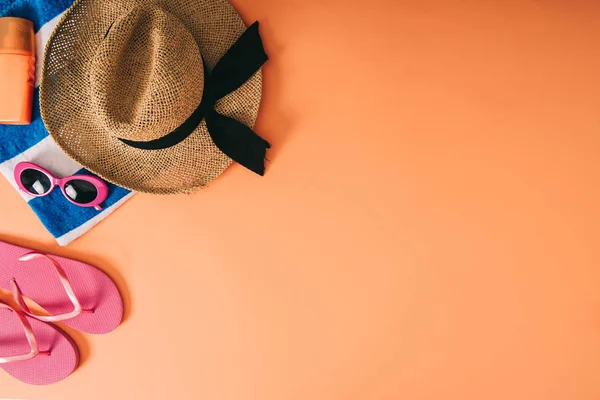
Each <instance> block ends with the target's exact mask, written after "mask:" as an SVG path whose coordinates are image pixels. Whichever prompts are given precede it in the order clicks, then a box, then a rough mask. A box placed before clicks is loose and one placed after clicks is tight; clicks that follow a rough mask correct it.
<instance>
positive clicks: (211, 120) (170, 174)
mask: <svg viewBox="0 0 600 400" xmlns="http://www.w3.org/2000/svg"><path fill="white" fill-rule="evenodd" d="M266 60H267V56H266V54H265V53H264V49H263V47H262V41H261V39H260V35H259V33H258V23H255V24H253V25H252V26H251V27H250V28H246V26H245V24H244V23H243V21H242V19H241V18H240V16H239V15H238V13H237V12H236V11H235V9H234V8H233V7H232V6H231V4H229V3H228V2H227V1H226V0H77V1H75V3H74V4H73V6H72V7H71V8H69V10H68V11H67V12H66V13H65V15H64V16H63V18H62V19H61V21H60V22H59V23H58V25H57V27H56V29H55V31H54V32H53V33H52V36H51V37H50V39H49V41H48V45H47V47H46V51H45V55H44V64H43V65H44V66H43V70H42V82H41V87H40V106H41V112H42V118H43V120H44V123H45V125H46V127H47V129H48V131H49V132H50V135H51V136H52V137H53V138H54V140H55V141H56V143H58V145H59V146H60V147H61V148H62V149H63V150H64V151H65V152H66V153H67V154H68V155H69V156H70V157H71V158H73V159H74V160H76V161H77V162H79V163H80V164H81V165H83V166H84V167H86V168H87V169H89V170H90V171H92V172H94V173H96V174H97V175H99V176H101V177H102V178H104V179H106V180H108V181H110V182H113V183H115V184H117V185H120V186H123V187H126V188H128V189H132V190H136V191H140V192H148V193H160V194H170V193H180V192H189V191H192V190H194V189H196V188H199V187H203V186H205V185H206V184H207V183H209V182H210V181H211V180H213V179H214V178H216V177H217V176H219V175H220V174H221V173H222V172H223V171H224V170H225V169H226V168H227V167H228V166H229V165H230V164H231V162H232V160H233V161H237V162H239V163H240V164H242V165H244V166H246V167H247V168H249V169H251V170H252V171H254V172H256V173H258V174H260V175H262V174H263V173H264V157H265V152H266V149H267V148H268V147H270V146H269V144H268V143H267V142H266V141H265V140H263V139H261V138H260V137H259V136H258V135H256V134H255V133H254V132H253V131H252V130H251V129H250V127H252V126H253V125H254V122H255V120H256V117H257V114H258V108H259V105H260V98H261V89H262V79H261V69H260V68H261V66H262V64H263V63H264V62H265V61H266Z"/></svg>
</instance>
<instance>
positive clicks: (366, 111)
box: [0, 0, 600, 400]
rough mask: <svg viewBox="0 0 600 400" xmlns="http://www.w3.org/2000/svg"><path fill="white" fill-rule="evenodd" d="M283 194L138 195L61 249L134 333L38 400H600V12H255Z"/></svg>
mask: <svg viewBox="0 0 600 400" xmlns="http://www.w3.org/2000/svg"><path fill="white" fill-rule="evenodd" d="M235 5H236V7H237V8H238V9H239V10H240V12H241V14H242V15H243V16H244V18H245V20H246V21H247V22H251V21H253V20H260V21H261V22H262V25H261V29H262V34H263V36H264V39H265V42H266V47H267V50H268V53H269V54H270V56H271V61H270V62H269V63H268V65H267V66H266V67H265V91H264V100H263V107H262V108H261V114H260V117H259V121H258V124H257V127H256V129H257V131H258V132H260V133H261V134H262V135H263V136H264V137H265V138H267V139H269V140H270V141H271V142H272V143H273V145H274V146H273V149H272V151H270V153H269V157H270V158H271V160H272V162H271V163H270V165H269V169H268V172H267V175H266V176H265V177H264V178H260V177H257V176H254V175H253V174H252V173H250V172H248V171H246V170H244V169H243V168H242V167H240V166H239V165H236V166H233V167H231V168H230V169H229V170H228V171H226V173H225V174H224V175H223V176H222V177H221V178H219V179H218V180H216V181H215V182H214V184H212V185H211V187H210V188H209V189H207V190H204V191H201V192H199V193H197V194H194V195H192V196H178V197H157V196H148V195H137V196H135V197H134V198H133V199H132V200H130V201H129V202H128V203H126V204H125V205H124V206H123V207H122V208H121V209H119V210H118V211H117V212H116V213H115V214H114V215H112V216H111V217H110V218H108V219H107V220H106V221H105V222H103V223H102V224H100V225H99V226H97V227H96V228H95V229H93V231H91V232H90V233H88V234H86V235H85V236H84V237H83V238H81V239H79V240H77V241H76V242H74V243H73V244H71V245H70V246H68V247H67V248H59V247H58V246H57V245H56V244H55V243H54V241H53V239H52V238H51V237H50V236H49V234H47V233H46V232H45V231H44V229H43V228H42V227H41V225H40V223H39V222H38V221H37V220H36V217H35V216H34V215H33V213H32V212H31V211H30V210H29V208H28V207H27V206H26V205H25V204H24V203H23V201H22V200H21V198H20V197H19V196H18V194H17V193H15V192H14V191H13V189H12V188H11V187H10V186H9V185H8V183H6V182H5V181H4V180H2V181H1V182H0V195H1V198H2V207H1V210H0V221H1V228H0V239H2V240H7V241H12V242H15V243H18V244H24V245H28V246H31V247H35V248H39V249H42V250H45V251H48V252H54V253H58V254H61V255H67V256H71V257H74V258H79V259H82V260H85V261H89V262H92V263H95V264H96V265H98V266H99V267H101V268H103V269H104V270H105V271H107V272H108V273H109V274H110V275H111V276H112V277H113V278H114V279H115V280H116V281H117V282H118V284H119V286H120V288H121V290H122V291H123V294H124V296H125V302H126V307H127V311H126V319H125V322H124V323H123V325H122V326H121V327H120V328H119V329H118V330H116V331H115V332H113V333H111V334H109V335H105V336H87V335H82V334H78V333H76V332H73V331H72V330H69V332H70V333H72V334H73V336H74V338H75V339H76V341H77V343H78V344H79V346H80V347H81V351H82V355H83V359H82V365H81V367H80V368H79V369H78V370H77V371H76V372H75V374H74V375H72V376H71V377H69V378H68V379H67V380H65V381H63V382H61V383H59V384H56V385H54V386H50V387H42V388H40V387H37V388H36V387H27V386H25V385H23V384H20V383H19V382H17V381H15V380H14V379H12V378H10V377H9V376H7V374H4V373H0V397H9V398H10V397H16V398H27V399H31V400H83V399H85V400H107V399H111V400H125V399H144V400H163V399H177V400H188V399H189V400H197V399H211V400H213V399H223V400H240V399H245V400H294V399H298V400H306V399H311V400H337V399H340V400H341V399H343V400H355V399H356V400H358V399H361V400H362V399H432V400H434V399H435V400H438V399H457V400H458V399H460V400H471V399H473V400H479V399H486V400H494V399H511V400H512V399H523V400H536V399H539V400H542V399H543V400H553V399H556V400H564V399H577V400H588V399H589V400H592V399H594V400H596V399H599V398H600V380H599V379H598V373H599V371H600V265H599V264H600V246H599V238H600V211H599V207H600V189H599V187H600V185H599V184H600V165H599V164H600V162H599V158H598V157H599V154H600V136H599V135H600V100H599V96H600V78H599V77H598V75H599V72H600V55H599V53H600V50H599V46H598V44H599V43H600V23H599V21H600V3H598V2H597V1H594V0H590V1H583V0H581V1H577V0H571V1H567V0H562V1H559V0H554V1H552V0H547V1H540V0H495V1H491V0H490V1H487V0H461V1H458V0H456V1H442V0H412V1H411V0H368V1H348V0H344V1H342V0H285V1H282V0H237V1H235Z"/></svg>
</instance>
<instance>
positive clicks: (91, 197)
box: [15, 162, 108, 210]
mask: <svg viewBox="0 0 600 400" xmlns="http://www.w3.org/2000/svg"><path fill="white" fill-rule="evenodd" d="M15 182H16V183H17V185H19V189H21V190H23V191H25V192H27V193H29V194H30V195H31V196H34V197H43V196H47V195H48V194H49V193H50V192H51V191H52V190H53V189H54V188H55V187H56V186H58V187H60V190H61V191H62V193H63V194H64V195H65V197H66V198H67V200H69V201H70V202H71V203H73V204H75V205H78V206H81V207H94V208H95V209H96V210H102V207H100V204H102V202H103V201H104V200H106V197H107V196H108V187H107V186H106V184H105V183H104V182H103V181H102V180H101V179H98V178H96V177H95V176H91V175H72V176H69V177H66V178H60V179H59V178H56V177H55V176H54V175H52V174H51V173H50V172H49V171H48V170H46V169H44V168H42V167H40V166H39V165H37V164H33V163H30V162H20V163H18V164H17V166H16V167H15Z"/></svg>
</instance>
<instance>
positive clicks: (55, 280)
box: [0, 242, 123, 334]
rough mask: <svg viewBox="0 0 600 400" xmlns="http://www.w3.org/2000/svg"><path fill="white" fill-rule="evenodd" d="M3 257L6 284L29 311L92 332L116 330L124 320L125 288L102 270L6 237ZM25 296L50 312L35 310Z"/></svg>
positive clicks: (1, 278)
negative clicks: (115, 282)
mask: <svg viewBox="0 0 600 400" xmlns="http://www.w3.org/2000/svg"><path fill="white" fill-rule="evenodd" d="M0 260H1V261H0V287H3V288H10V289H11V291H12V294H13V297H14V299H15V301H16V302H17V304H18V305H19V307H20V308H21V312H22V313H23V314H25V315H27V316H29V317H32V318H36V319H38V320H41V321H44V322H63V323H64V324H65V325H68V326H70V327H71V328H73V329H77V330H79V331H82V332H85V333H92V334H103V333H108V332H111V331H113V330H114V329H116V328H117V326H119V324H120V323H121V320H122V319H123V300H122V298H121V295H120V294H119V290H118V289H117V287H116V286H115V284H114V282H113V281H112V280H111V279H110V278H109V277H108V275H106V274H105V273H104V272H102V271H100V270H99V269H97V268H95V267H93V266H91V265H88V264H85V263H82V262H79V261H75V260H70V259H68V258H64V257H57V256H50V255H47V254H43V253H39V252H35V251H31V250H29V249H25V248H23V247H19V246H15V245H12V244H8V243H4V242H0ZM23 296H26V297H27V298H29V299H31V300H33V301H34V302H36V304H38V305H39V306H40V307H42V308H43V309H44V310H45V311H47V312H48V313H49V314H50V315H39V314H34V313H32V312H31V310H30V309H29V308H28V307H27V305H26V304H25V301H24V299H23Z"/></svg>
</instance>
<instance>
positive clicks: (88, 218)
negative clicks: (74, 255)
mask: <svg viewBox="0 0 600 400" xmlns="http://www.w3.org/2000/svg"><path fill="white" fill-rule="evenodd" d="M0 3H2V2H1V1H0ZM71 3H72V1H70V0H44V1H43V2H40V1H38V0H19V1H18V2H14V1H7V2H4V4H0V17H3V16H7V15H10V16H15V17H21V18H26V19H28V20H31V21H33V25H34V29H35V32H36V33H35V38H36V43H37V46H36V60H37V62H38V65H37V66H36V72H41V70H42V67H41V62H42V59H43V55H44V48H45V47H46V43H47V41H48V38H49V37H50V34H51V33H52V31H53V30H54V28H55V27H56V24H57V23H58V21H59V20H60V19H61V18H62V14H63V13H64V12H65V10H66V9H67V7H68V6H70V5H71ZM35 86H36V87H37V86H39V76H37V77H36V83H35ZM21 161H31V162H33V163H36V164H38V165H43V166H45V167H47V169H50V170H51V171H52V172H53V173H54V174H56V175H57V176H69V175H75V174H90V172H89V171H87V170H85V169H84V168H83V167H82V166H81V165H80V164H78V163H76V162H75V161H73V159H71V158H70V157H69V156H67V155H66V154H65V153H64V152H63V151H62V150H61V149H60V148H59V147H58V145H57V144H56V143H55V142H54V140H53V139H52V138H51V137H50V135H49V134H48V130H47V129H46V127H45V126H44V123H43V122H42V118H41V116H40V102H39V90H37V89H36V90H35V91H34V96H33V108H32V118H31V124H29V125H0V172H1V173H2V175H4V177H5V178H6V180H7V181H8V182H10V184H11V185H12V186H13V187H14V188H15V191H16V192H17V193H18V194H19V196H21V197H22V198H23V200H24V201H25V202H26V203H25V204H27V205H28V206H29V207H30V208H31V210H32V211H33V212H34V213H35V214H36V216H37V217H38V218H39V220H40V222H41V223H42V224H43V225H44V227H45V228H46V229H47V230H48V232H50V234H51V235H52V236H53V237H54V238H55V239H56V241H57V242H58V244H59V245H61V246H66V245H68V244H69V243H71V242H72V241H73V240H75V239H77V238H78V237H80V236H82V235H83V234H85V233H86V232H88V231H89V230H90V229H92V228H93V227H94V226H96V225H97V224H98V223H100V222H102V221H103V220H104V219H105V218H107V217H108V216H110V215H111V214H112V212H113V211H114V210H116V209H118V208H119V207H120V206H121V205H122V204H124V203H125V202H126V201H127V200H128V199H130V198H131V197H132V196H133V195H134V193H133V192H131V191H129V190H127V189H124V188H122V187H119V186H116V185H113V184H112V183H108V182H106V184H107V185H108V197H107V198H106V200H105V201H104V203H102V208H103V210H102V211H96V210H94V209H93V208H91V207H78V206H76V205H74V204H72V203H71V202H69V201H65V199H64V196H63V194H62V192H61V191H60V190H54V191H53V192H51V193H50V194H49V195H48V196H46V197H33V196H30V195H28V194H27V193H25V192H23V191H22V190H19V187H18V185H17V183H16V182H15V181H14V170H15V166H16V165H17V164H18V163H19V162H21ZM65 216H68V218H65Z"/></svg>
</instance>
